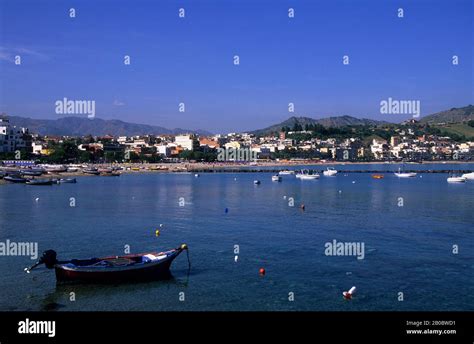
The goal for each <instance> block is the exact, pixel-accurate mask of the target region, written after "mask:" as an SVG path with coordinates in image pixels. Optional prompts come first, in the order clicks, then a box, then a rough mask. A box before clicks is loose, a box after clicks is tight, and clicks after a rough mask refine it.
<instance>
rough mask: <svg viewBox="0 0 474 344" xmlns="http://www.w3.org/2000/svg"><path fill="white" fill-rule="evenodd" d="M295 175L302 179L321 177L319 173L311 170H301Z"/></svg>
mask: <svg viewBox="0 0 474 344" xmlns="http://www.w3.org/2000/svg"><path fill="white" fill-rule="evenodd" d="M295 177H296V178H299V179H301V180H314V179H318V178H319V174H317V173H311V172H310V171H309V170H301V173H298V174H297V175H296V176H295Z"/></svg>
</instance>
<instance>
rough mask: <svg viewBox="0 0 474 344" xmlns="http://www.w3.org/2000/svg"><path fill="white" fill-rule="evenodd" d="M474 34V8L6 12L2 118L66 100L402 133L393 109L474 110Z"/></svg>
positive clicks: (188, 118)
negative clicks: (371, 126)
mask: <svg viewBox="0 0 474 344" xmlns="http://www.w3.org/2000/svg"><path fill="white" fill-rule="evenodd" d="M71 7H72V8H74V9H75V10H76V18H73V19H72V18H70V17H69V12H68V11H69V8H71ZM180 7H183V8H184V9H185V11H186V18H185V19H181V18H179V17H178V9H179V8H180ZM290 7H292V8H294V9H295V18H293V19H290V18H288V8H290ZM398 8H403V9H404V14H405V17H404V18H398V17H397V9H398ZM472 22H474V13H473V8H472V1H470V0H433V1H428V0H409V1H402V0H400V1H390V0H383V1H381V0H373V1H369V0H361V1H355V0H352V1H350V0H346V1H342V0H325V1H318V0H311V1H278V0H276V1H275V0H274V1H258V0H254V1H250V0H240V1H237V0H236V1H217V0H192V1H186V0H180V1H171V0H170V1H157V0H154V1H143V0H136V1H120V0H118V1H112V0H110V1H108V0H96V1H92V0H81V1H79V0H75V1H60V0H34V1H22V0H0V112H6V113H8V114H11V115H18V116H28V117H33V118H50V119H54V118H58V116H60V115H58V114H56V113H55V111H54V110H55V106H54V102H55V101H56V100H58V99H63V97H67V98H68V99H77V100H82V99H84V100H95V101H96V116H97V117H99V118H104V119H112V118H113V119H120V120H124V121H130V122H136V123H146V124H154V125H161V126H164V127H169V128H174V127H182V128H190V129H198V128H200V129H207V130H210V131H213V132H229V131H243V130H250V129H257V128H261V127H265V126H268V125H271V124H275V123H277V122H279V121H282V120H284V119H286V118H288V117H290V116H291V115H297V116H309V117H314V118H320V117H326V116H334V115H354V116H357V117H367V118H375V119H381V120H387V121H394V122H399V121H401V120H403V119H404V118H406V117H407V116H405V117H404V116H402V115H382V114H380V101H381V100H384V99H387V98H389V97H391V98H393V99H399V100H420V101H421V113H422V115H426V114H430V113H433V112H437V111H440V110H445V109H449V108H451V107H460V106H465V105H467V104H470V103H474V100H473V98H474V96H473V66H472V65H473V55H472V54H473V52H472V46H473V45H474V42H473V37H472V35H473V34H472V32H473V26H472ZM15 55H21V56H22V64H21V66H17V65H15V64H14V63H13V57H14V56H15ZM124 55H130V56H131V65H130V66H126V65H124V64H123V57H124ZM234 55H239V57H240V65H239V66H234V65H233V56H234ZM344 55H348V56H349V58H350V64H349V65H343V63H342V57H343V56H344ZM453 55H458V56H459V65H458V66H453V65H452V64H451V60H452V56H453ZM180 102H184V103H185V105H186V111H185V112H184V113H181V112H179V111H178V104H179V103H180ZM289 102H293V103H294V104H295V113H289V112H288V103H289Z"/></svg>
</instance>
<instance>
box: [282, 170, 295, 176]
mask: <svg viewBox="0 0 474 344" xmlns="http://www.w3.org/2000/svg"><path fill="white" fill-rule="evenodd" d="M292 174H295V171H291V170H284V171H280V172H278V175H279V176H289V175H292Z"/></svg>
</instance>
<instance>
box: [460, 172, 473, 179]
mask: <svg viewBox="0 0 474 344" xmlns="http://www.w3.org/2000/svg"><path fill="white" fill-rule="evenodd" d="M461 177H463V178H466V180H474V172H471V173H464V174H463V175H462V176H461Z"/></svg>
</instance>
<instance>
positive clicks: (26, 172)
mask: <svg viewBox="0 0 474 344" xmlns="http://www.w3.org/2000/svg"><path fill="white" fill-rule="evenodd" d="M44 172H45V171H44V170H33V169H31V170H20V174H22V175H24V176H33V177H39V176H41V175H42V174H43V173H44Z"/></svg>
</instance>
